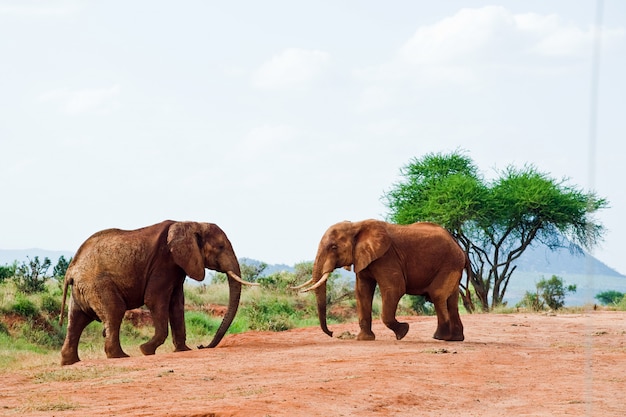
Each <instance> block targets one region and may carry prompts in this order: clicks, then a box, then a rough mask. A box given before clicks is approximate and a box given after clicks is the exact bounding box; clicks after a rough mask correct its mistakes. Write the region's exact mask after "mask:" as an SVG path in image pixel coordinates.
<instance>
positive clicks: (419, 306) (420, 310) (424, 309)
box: [408, 295, 435, 316]
mask: <svg viewBox="0 0 626 417" xmlns="http://www.w3.org/2000/svg"><path fill="white" fill-rule="evenodd" d="M408 298H409V300H410V305H411V309H412V310H413V311H415V312H416V313H417V314H421V315H425V316H432V315H433V314H435V309H434V307H433V304H432V303H430V302H428V301H426V297H424V296H423V295H409V296H408Z"/></svg>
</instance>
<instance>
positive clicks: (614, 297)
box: [595, 290, 625, 306]
mask: <svg viewBox="0 0 626 417" xmlns="http://www.w3.org/2000/svg"><path fill="white" fill-rule="evenodd" d="M624 295H625V294H624V293H623V292H619V291H614V290H611V291H604V292H601V293H599V294H597V295H596V296H595V299H596V300H598V301H599V302H600V304H602V305H605V306H606V305H617V304H619V303H620V301H622V299H623V298H624Z"/></svg>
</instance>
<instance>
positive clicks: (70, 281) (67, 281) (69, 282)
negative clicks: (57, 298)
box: [59, 273, 74, 326]
mask: <svg viewBox="0 0 626 417" xmlns="http://www.w3.org/2000/svg"><path fill="white" fill-rule="evenodd" d="M73 284H74V280H73V279H72V278H70V277H69V276H68V275H67V273H66V275H65V279H64V280H63V300H62V301H61V312H60V313H59V326H63V314H64V313H65V300H66V299H67V287H69V286H70V285H73Z"/></svg>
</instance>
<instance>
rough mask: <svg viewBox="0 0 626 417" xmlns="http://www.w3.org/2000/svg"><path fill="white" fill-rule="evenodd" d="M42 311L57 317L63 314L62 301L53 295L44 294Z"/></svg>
mask: <svg viewBox="0 0 626 417" xmlns="http://www.w3.org/2000/svg"><path fill="white" fill-rule="evenodd" d="M41 310H42V311H44V312H46V313H48V314H51V315H55V316H56V315H58V314H59V313H60V312H61V300H60V299H59V298H58V297H55V296H53V295H51V294H44V296H43V297H41Z"/></svg>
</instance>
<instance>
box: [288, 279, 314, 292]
mask: <svg viewBox="0 0 626 417" xmlns="http://www.w3.org/2000/svg"><path fill="white" fill-rule="evenodd" d="M312 282H313V278H311V279H310V280H308V281H307V282H305V283H304V284H300V285H298V286H297V287H289V288H291V289H292V290H299V289H300V288H304V287H306V286H307V285H309V284H310V283H312Z"/></svg>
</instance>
